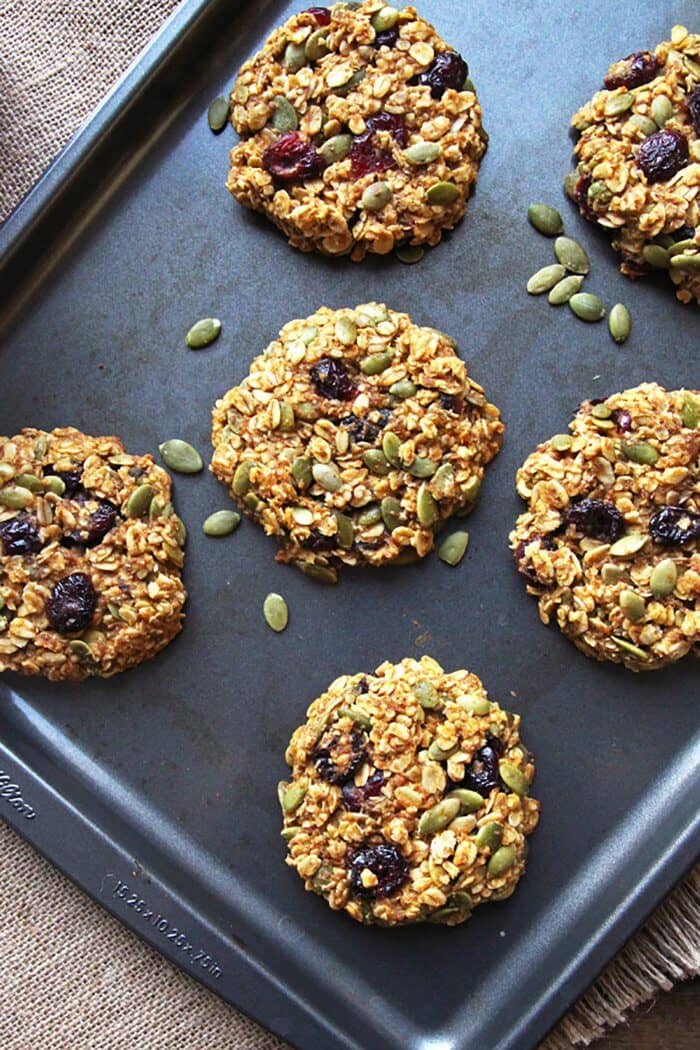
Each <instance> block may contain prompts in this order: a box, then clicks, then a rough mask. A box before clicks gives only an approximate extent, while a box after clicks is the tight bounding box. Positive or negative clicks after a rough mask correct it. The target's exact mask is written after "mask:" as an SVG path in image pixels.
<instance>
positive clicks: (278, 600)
mask: <svg viewBox="0 0 700 1050" xmlns="http://www.w3.org/2000/svg"><path fill="white" fill-rule="evenodd" d="M263 616H264V617H265V622H266V623H267V626H268V627H270V628H272V630H273V631H277V632H280V631H283V630H284V629H285V627H286V626H287V624H288V623H289V609H288V608H287V603H286V601H285V600H284V598H283V597H282V595H281V594H275V592H274V591H271V592H270V594H268V596H267V598H266V599H265V601H264V602H263Z"/></svg>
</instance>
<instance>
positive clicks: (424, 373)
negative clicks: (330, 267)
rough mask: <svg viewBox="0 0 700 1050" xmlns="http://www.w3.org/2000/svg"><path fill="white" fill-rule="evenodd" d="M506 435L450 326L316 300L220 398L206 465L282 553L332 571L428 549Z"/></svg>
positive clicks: (470, 495)
mask: <svg viewBox="0 0 700 1050" xmlns="http://www.w3.org/2000/svg"><path fill="white" fill-rule="evenodd" d="M502 434H503V424H502V423H501V421H500V417H499V413H498V409H497V408H495V407H494V406H493V405H491V404H489V402H488V401H487V400H486V398H485V396H484V392H483V390H482V388H481V387H480V386H478V385H477V384H476V383H475V382H474V381H473V380H472V379H470V378H469V376H468V375H467V369H466V367H465V365H464V362H463V361H461V360H460V358H459V357H458V356H457V353H456V352H455V344H454V342H453V341H452V340H451V339H450V338H449V337H448V336H446V335H444V334H443V333H442V332H438V331H436V330H435V329H434V328H421V327H419V326H418V325H415V324H413V323H412V322H411V319H410V318H409V316H408V315H407V314H401V313H394V312H393V311H392V310H388V309H387V308H386V306H383V305H381V304H379V303H365V304H364V305H361V306H358V307H356V308H355V309H354V310H337V311H336V310H330V309H328V308H327V307H321V309H320V310H318V311H317V312H316V313H315V314H313V315H312V316H311V317H309V318H307V319H306V320H297V321H290V322H289V324H286V325H285V326H284V328H283V329H282V331H281V332H280V335H279V338H278V339H276V340H275V341H274V342H272V343H270V345H269V346H268V348H267V349H266V350H265V351H264V353H262V354H261V355H260V356H259V357H256V358H255V360H254V361H253V363H252V364H251V366H250V372H249V374H248V376H247V377H246V378H245V379H244V380H243V382H242V383H241V384H240V385H239V386H236V387H234V388H233V389H232V390H229V391H228V393H227V394H225V395H224V397H223V398H221V400H219V401H217V403H216V405H215V407H214V413H213V438H212V440H213V444H214V456H213V459H212V465H211V469H212V470H213V472H214V474H215V475H216V476H217V477H218V478H219V480H220V481H222V482H224V484H225V485H227V486H228V487H229V488H230V490H231V493H232V495H233V496H234V498H235V499H237V500H238V501H239V502H240V503H241V506H242V507H243V509H244V510H245V511H246V512H247V513H248V514H249V515H250V516H251V517H253V518H254V519H255V520H256V521H258V522H260V524H261V525H262V526H263V527H264V529H265V531H266V532H267V533H268V534H269V535H273V536H276V537H277V538H278V540H279V541H280V543H281V544H282V549H281V551H280V552H279V553H278V555H277V558H278V560H279V561H284V562H296V563H297V564H298V565H299V567H300V568H301V569H302V570H303V571H304V572H306V573H307V574H308V575H310V576H314V577H316V578H319V579H322V580H326V581H327V582H332V583H335V582H336V579H337V570H338V568H339V567H340V565H341V564H343V563H344V564H346V565H360V564H369V565H382V564H385V563H387V562H391V561H394V560H395V559H397V558H406V557H410V556H418V557H424V556H425V555H426V554H428V553H429V552H430V551H431V550H432V548H433V546H434V541H435V532H436V530H437V529H438V528H439V527H440V525H441V524H442V523H443V522H444V521H445V519H447V518H448V517H450V515H452V514H454V513H456V512H458V511H462V510H464V511H466V510H467V509H469V508H470V507H471V506H472V505H473V503H474V501H475V499H476V497H477V494H478V491H479V487H480V484H481V479H482V477H483V473H484V467H485V465H486V464H487V463H488V462H489V461H490V460H491V459H493V457H494V456H495V455H496V453H497V452H498V450H499V448H500V444H501V440H502Z"/></svg>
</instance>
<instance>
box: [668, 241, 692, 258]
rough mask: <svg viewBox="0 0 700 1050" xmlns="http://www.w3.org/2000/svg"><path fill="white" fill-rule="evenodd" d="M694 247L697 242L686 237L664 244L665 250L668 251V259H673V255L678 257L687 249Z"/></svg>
mask: <svg viewBox="0 0 700 1050" xmlns="http://www.w3.org/2000/svg"><path fill="white" fill-rule="evenodd" d="M696 246H697V241H695V239H694V238H693V237H687V238H685V239H684V240H681V241H671V243H669V244H666V248H667V249H668V254H669V256H670V257H673V256H674V255H680V254H681V253H683V252H685V251H686V250H687V249H688V248H695V247H696Z"/></svg>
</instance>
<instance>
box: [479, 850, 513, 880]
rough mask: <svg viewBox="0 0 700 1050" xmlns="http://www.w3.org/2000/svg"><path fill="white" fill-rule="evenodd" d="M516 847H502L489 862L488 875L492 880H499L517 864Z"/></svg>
mask: <svg viewBox="0 0 700 1050" xmlns="http://www.w3.org/2000/svg"><path fill="white" fill-rule="evenodd" d="M517 855H518V854H517V852H516V850H515V846H501V848H500V849H497V850H496V852H495V853H494V854H493V856H492V857H491V859H490V860H489V862H488V865H487V868H486V873H487V875H488V876H489V878H490V879H498V878H500V876H501V875H503V874H505V872H506V871H508V869H509V868H512V867H513V865H514V864H515V859H516V857H517Z"/></svg>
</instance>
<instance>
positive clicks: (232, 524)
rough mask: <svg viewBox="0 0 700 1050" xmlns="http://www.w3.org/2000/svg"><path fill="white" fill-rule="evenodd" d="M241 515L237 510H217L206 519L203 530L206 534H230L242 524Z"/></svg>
mask: <svg viewBox="0 0 700 1050" xmlns="http://www.w3.org/2000/svg"><path fill="white" fill-rule="evenodd" d="M240 521H241V516H240V514H239V513H238V511H235V510H215V511H214V513H213V514H210V515H209V517H208V518H207V519H206V520H205V522H204V524H203V525H202V531H203V533H204V534H205V536H228V535H229V534H230V533H232V532H233V531H234V529H237V528H238V526H239V525H240Z"/></svg>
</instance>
